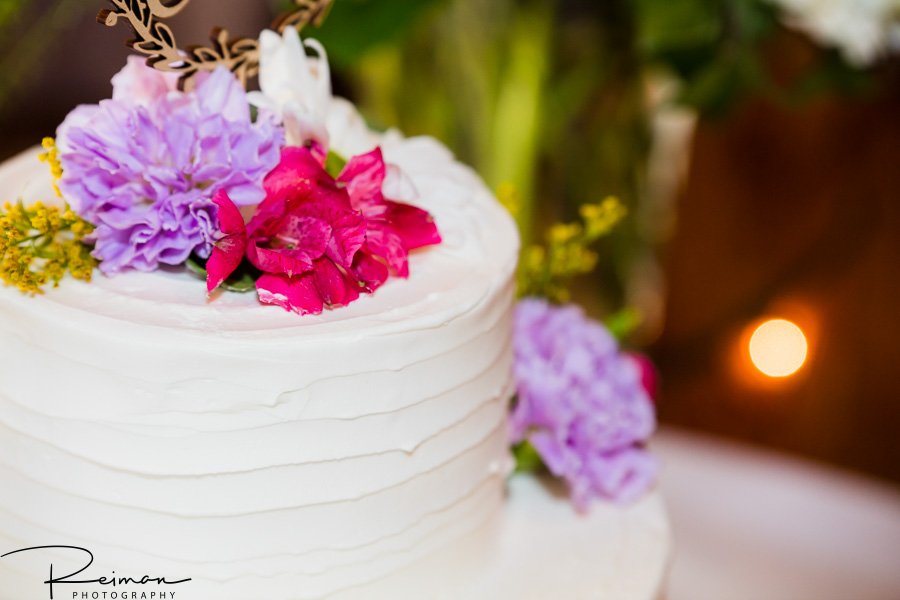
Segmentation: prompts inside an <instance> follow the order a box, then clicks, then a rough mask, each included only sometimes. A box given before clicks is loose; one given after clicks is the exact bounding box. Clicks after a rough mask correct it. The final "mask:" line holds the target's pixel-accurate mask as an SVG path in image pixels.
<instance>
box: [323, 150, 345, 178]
mask: <svg viewBox="0 0 900 600" xmlns="http://www.w3.org/2000/svg"><path fill="white" fill-rule="evenodd" d="M346 166H347V159H346V158H344V157H343V156H341V155H340V154H338V153H337V152H335V151H333V150H329V151H328V157H327V158H326V159H325V170H326V171H328V174H329V175H331V176H332V177H334V178H335V179H337V177H338V175H340V174H341V171H343V170H344V167H346Z"/></svg>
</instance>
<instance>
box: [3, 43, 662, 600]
mask: <svg viewBox="0 0 900 600" xmlns="http://www.w3.org/2000/svg"><path fill="white" fill-rule="evenodd" d="M270 42H271V43H272V44H275V45H277V40H271V39H270ZM263 50H264V54H263V58H264V60H265V57H266V54H265V50H266V46H265V43H264V44H263ZM276 50H277V49H276ZM273 52H274V50H273ZM282 58H283V57H282ZM326 66H327V65H326ZM321 69H322V67H321V65H320V70H319V72H318V75H320V76H327V72H325V73H324V74H323V72H322V70H321ZM132 75H133V74H132ZM263 75H264V77H263V91H264V92H265V91H266V87H267V81H266V77H265V71H264V73H263ZM122 77H124V78H127V77H128V75H127V74H126V75H123V76H122ZM276 79H277V78H276ZM120 82H121V80H120ZM144 83H145V82H144ZM131 85H132V88H134V86H133V82H132V84H131ZM273 86H274V87H277V86H278V81H277V80H274V79H273V78H271V77H270V78H269V81H268V87H269V91H270V92H271V89H272V87H273ZM288 91H289V90H288ZM282 92H284V90H282ZM162 94H163V96H165V97H168V98H169V99H171V98H175V96H173V94H175V95H177V94H181V92H176V91H172V90H169V91H165V90H163V92H162ZM166 94H168V96H166ZM251 97H252V96H251ZM178 98H179V102H181V101H182V100H181V96H178ZM273 98H275V99H276V100H277V98H278V94H272V93H269V95H268V99H269V100H270V101H271V100H272V99H273ZM116 100H117V101H118V100H120V99H119V97H118V96H117V99H116ZM323 102H324V107H323V105H318V106H313V107H310V106H302V107H301V108H300V111H299V112H300V114H301V117H303V118H298V119H297V120H296V121H295V122H294V125H295V127H294V128H293V129H292V128H291V127H290V126H289V125H288V122H289V121H290V118H289V117H288V116H286V115H285V114H280V116H281V118H282V119H284V121H285V124H286V128H287V135H288V138H289V140H290V137H291V136H292V135H298V136H306V135H313V136H314V137H315V136H318V138H320V139H325V140H327V143H328V150H329V152H330V153H336V154H339V155H341V156H344V157H352V156H357V155H361V154H364V153H367V152H371V151H373V150H374V149H375V148H380V149H381V152H382V153H383V157H384V163H385V164H387V165H388V172H387V177H386V179H385V181H384V184H383V186H384V193H385V196H388V194H389V195H390V197H391V198H393V199H394V200H403V201H404V202H406V203H407V204H408V205H410V206H415V209H410V210H418V211H419V212H418V213H416V214H420V213H421V214H424V213H422V212H421V211H423V210H424V211H427V213H428V215H429V219H430V220H431V221H430V222H433V223H436V224H437V227H438V229H439V231H440V243H434V242H430V243H431V244H432V245H431V247H428V248H427V249H425V250H421V251H415V252H411V254H410V255H409V262H408V277H407V278H404V277H391V278H390V279H388V280H387V281H386V282H384V281H382V282H379V285H378V286H377V287H378V289H377V291H374V289H373V290H371V291H372V292H374V293H363V294H361V295H359V298H358V299H357V298H356V297H355V296H354V297H353V298H351V301H348V302H346V303H345V304H346V305H345V306H342V307H340V308H339V309H335V310H324V311H323V310H321V305H320V309H319V310H318V311H307V310H306V309H304V311H303V312H311V313H312V314H305V315H304V316H302V317H300V316H298V315H297V314H292V313H291V312H286V311H283V310H279V309H278V308H277V307H272V306H265V305H263V304H261V303H260V299H263V298H264V294H263V290H262V288H261V287H260V294H259V299H258V297H257V295H256V294H238V293H232V292H224V293H222V292H215V293H213V294H212V296H210V297H209V298H208V297H207V296H206V295H205V294H204V293H203V284H202V283H201V282H199V281H198V280H197V279H195V278H194V277H193V276H192V275H190V274H188V273H187V272H186V271H185V270H184V269H182V268H178V267H175V266H170V265H167V264H161V265H159V268H156V269H153V270H150V269H138V270H134V269H131V270H129V269H124V270H123V271H122V272H120V273H115V276H109V277H107V276H102V275H98V276H95V277H94V278H93V281H91V282H90V283H88V282H85V281H77V280H74V279H65V280H63V281H62V282H61V284H60V285H59V287H58V288H55V289H47V290H46V292H45V293H42V294H38V295H27V294H22V293H20V292H19V291H18V290H16V289H14V288H12V287H2V288H0V490H2V494H0V554H2V555H3V558H0V600H33V599H35V600H36V599H41V598H46V597H50V595H52V596H53V597H55V598H82V597H83V598H111V599H118V598H184V599H186V600H258V599H261V598H265V599H266V600H300V599H313V598H390V599H392V600H397V599H403V598H410V599H413V598H466V599H469V598H476V599H478V598H481V599H484V600H487V599H488V598H491V599H494V598H516V599H521V598H575V599H578V598H585V599H587V598H592V599H598V600H653V599H654V598H655V597H656V594H657V593H658V592H659V589H660V583H661V581H662V578H663V574H664V571H665V563H666V560H667V554H668V528H667V524H666V520H665V516H664V512H663V508H662V504H661V502H660V500H659V498H658V497H657V496H656V495H655V494H651V495H649V496H648V497H646V498H645V499H644V500H641V501H640V502H638V503H637V504H636V505H635V506H633V507H631V508H619V507H615V506H612V505H608V506H600V507H598V508H597V509H596V510H595V511H594V512H592V513H591V514H590V515H589V516H584V515H578V514H576V513H575V511H574V510H573V509H572V508H571V507H570V506H569V504H568V502H567V501H566V500H565V499H564V498H561V497H559V495H558V492H557V491H555V489H554V488H552V487H547V488H545V487H544V486H542V485H541V484H540V483H538V481H537V480H535V479H533V478H531V477H526V478H515V479H514V480H513V483H512V493H511V495H510V494H509V492H508V486H507V481H508V478H509V476H510V474H511V472H512V469H513V466H514V464H513V460H512V457H511V455H510V453H509V432H508V425H507V421H508V413H509V403H510V400H511V398H512V396H513V394H514V391H515V390H514V383H513V378H512V358H513V349H512V315H513V304H514V300H515V281H514V279H515V270H516V264H517V257H518V254H519V239H518V235H517V232H516V227H515V224H514V223H513V221H512V219H511V218H510V217H509V215H508V213H507V212H506V211H505V210H504V209H503V208H502V207H501V206H500V205H499V204H498V202H497V201H496V200H495V199H494V197H493V195H492V194H491V193H490V192H489V191H488V189H487V188H486V187H485V185H484V184H483V183H482V181H481V180H480V179H479V178H478V177H477V176H476V175H475V174H474V173H473V172H472V171H471V170H470V169H468V168H466V167H464V166H462V165H460V164H459V163H457V162H455V160H454V159H453V157H452V155H451V154H450V153H449V151H447V150H446V149H445V148H444V147H442V146H441V145H440V144H439V143H437V142H436V141H434V140H432V139H429V138H413V139H405V138H403V137H402V136H401V135H399V134H397V133H395V132H391V133H388V134H385V135H382V134H376V133H374V132H372V131H370V130H369V129H368V128H367V127H366V126H365V124H364V122H363V120H362V119H361V118H360V116H359V114H358V113H357V112H356V110H355V108H353V106H352V105H350V104H349V103H347V102H346V101H343V100H340V99H336V98H331V97H330V88H329V91H328V94H327V97H326V98H325V100H324V101H323ZM268 104H269V105H267V103H266V99H265V98H260V99H259V102H258V105H259V106H261V109H260V110H264V109H268V110H271V111H272V113H273V114H274V113H284V112H285V111H287V110H289V109H290V102H287V103H281V104H279V102H278V101H271V102H269V103H268ZM103 106H104V105H101V107H103ZM179 106H181V105H180V104H179ZM107 108H109V107H108V106H107ZM79 110H81V109H79ZM101 110H106V108H103V109H101ZM135 110H138V109H137V108H136V109H135ZM225 110H226V111H227V106H226V109H225ZM317 111H318V112H317ZM73 114H75V113H73ZM139 114H143V113H139ZM295 114H296V113H295ZM312 117H318V118H320V121H319V122H318V123H316V122H313V123H312V125H310V122H309V121H304V119H306V118H312ZM96 118H97V117H96V113H92V114H90V115H88V116H85V115H84V113H79V114H78V115H76V117H74V118H71V119H70V120H67V123H66V125H64V126H63V128H62V129H61V138H64V137H66V136H67V135H68V136H69V138H68V140H69V141H60V146H61V150H62V151H63V152H64V153H65V152H70V153H72V152H75V151H74V150H73V148H74V147H75V146H76V142H75V141H71V140H75V139H76V137H75V136H74V134H69V133H68V132H69V130H70V129H74V128H77V127H80V126H83V125H84V124H85V122H90V123H94V125H91V126H90V127H88V128H87V130H88V131H89V133H90V132H91V131H92V130H91V128H94V130H96V131H100V130H102V127H103V124H102V122H99V123H100V124H99V125H98V124H97V123H98V121H90V119H96ZM129 122H130V121H129ZM248 126H249V123H248ZM316 127H318V129H316ZM311 130H312V131H313V133H312V134H310V133H309V131H311ZM98 135H99V134H98ZM133 139H134V143H135V144H139V143H143V142H142V141H140V140H138V138H136V137H135V138H133ZM304 139H306V138H304ZM85 144H87V143H85ZM311 148H312V149H313V151H314V150H315V148H316V146H311ZM110 151H111V150H110ZM313 154H314V152H313ZM313 154H310V156H312V155H313ZM37 156H38V151H37V150H32V151H28V152H25V153H24V154H22V155H20V156H18V157H16V158H14V159H13V160H11V161H9V162H7V163H6V164H4V165H3V166H2V167H0V194H2V196H3V199H11V200H13V199H17V198H21V199H22V200H23V202H24V203H25V204H29V203H31V202H33V201H37V200H44V201H47V200H49V199H51V198H53V196H54V190H53V187H52V185H51V184H52V179H51V177H50V175H49V173H48V172H47V171H46V167H45V166H43V165H41V164H40V163H39V162H38V160H37ZM304 156H306V155H304ZM306 158H308V157H306ZM104 160H106V159H104ZM323 163H324V155H323ZM104 164H106V163H104ZM64 165H65V162H64ZM352 165H353V163H352V162H351V163H350V167H349V168H350V169H351V170H352ZM68 172H70V171H69V169H67V173H68ZM94 177H95V175H92V174H91V172H90V171H86V174H85V175H84V176H82V177H80V178H77V179H70V180H69V181H68V182H67V181H66V179H65V178H63V180H62V185H63V191H64V192H66V191H67V190H71V189H75V188H76V187H77V186H81V187H80V188H78V189H82V188H84V189H88V188H90V189H97V186H98V185H100V184H99V183H97V182H96V181H95V179H94ZM155 177H157V175H156V172H155V171H152V170H150V167H148V171H147V178H148V180H150V179H152V178H155ZM339 181H340V180H339ZM67 185H68V188H67V187H66V186H67ZM154 185H156V180H155V179H154ZM323 185H325V187H326V188H327V189H328V190H331V191H334V190H338V191H340V190H343V189H345V188H344V186H343V185H338V186H333V187H328V186H331V184H330V183H327V184H323ZM355 185H356V184H355V183H354V182H350V183H348V184H347V185H346V188H347V189H350V193H351V194H353V193H355V191H354V189H355V188H354V186H355ZM379 187H380V186H379ZM103 189H106V188H103ZM154 189H155V188H154ZM267 190H268V193H269V195H270V196H272V194H273V193H274V192H272V191H271V189H270V188H269V185H268V181H267ZM329 193H331V192H329ZM334 193H337V192H334ZM341 193H343V192H341ZM380 193H381V192H380V189H379V191H378V194H379V197H380ZM64 197H66V200H67V201H69V197H68V196H67V195H66V194H65V193H64ZM267 201H268V200H267ZM263 206H265V203H264V204H263ZM403 206H406V205H403ZM73 207H74V205H73ZM221 210H225V209H224V208H223V209H221ZM363 212H365V210H363ZM93 214H95V215H97V214H99V213H93ZM297 214H299V213H297ZM317 214H318V213H317ZM404 214H407V213H404ZM104 218H106V217H103V216H101V217H99V219H100V220H101V221H102V220H103V219H104ZM142 218H143V217H142ZM298 218H299V217H298ZM303 218H304V219H308V218H311V217H309V215H308V214H307V213H303ZM317 218H318V217H317ZM102 222H103V223H105V224H106V225H107V226H108V227H111V225H109V223H113V221H112V220H111V219H109V220H107V221H102ZM223 222H224V221H223ZM316 223H318V222H316ZM341 223H344V222H343V221H339V220H335V221H334V222H333V223H331V224H330V225H328V228H327V231H329V232H331V231H332V230H334V231H337V230H338V228H339V227H342V226H343V225H342V224H341ZM308 225H309V221H303V227H307V226H308ZM292 226H293V225H292ZM317 226H318V225H317ZM248 227H250V228H251V230H252V227H253V225H252V222H251V225H249V226H248ZM298 227H299V226H298ZM372 227H373V226H372V225H371V224H370V229H369V234H368V235H369V239H370V240H373V239H374V234H373V233H372V229H371V228H372ZM301 229H302V228H301ZM163 230H165V231H169V230H168V229H165V227H163ZM302 230H303V231H304V232H308V231H310V230H309V229H302ZM103 231H107V230H103V229H99V228H98V230H97V232H98V233H97V234H95V237H96V238H99V237H101V236H102V235H103V234H102V233H100V232H103ZM284 231H287V229H285V230H284ZM291 231H293V230H291ZM222 232H223V234H224V233H228V234H229V235H231V233H230V232H228V231H227V228H226V227H225V226H224V225H223V226H222ZM279 235H281V233H279ZM333 235H334V239H335V240H337V242H329V243H328V246H327V247H328V250H325V249H323V250H321V252H322V254H320V256H321V257H322V258H318V259H316V261H317V262H315V263H314V264H316V265H320V264H321V263H320V262H318V261H322V260H325V257H329V256H332V255H331V254H328V252H330V251H331V250H330V249H331V248H333V247H334V246H340V243H343V241H344V240H342V239H340V238H338V237H337V234H333ZM251 238H252V232H251ZM224 239H225V237H224V235H219V237H217V238H214V243H213V246H214V247H215V248H218V249H223V250H227V249H228V248H227V244H224V243H223V242H222V240H224ZM216 240H218V241H216ZM254 243H260V242H258V241H253V240H252V239H251V243H250V248H251V249H252V248H253V244H254ZM421 245H425V244H421ZM100 247H101V246H99V245H98V248H100ZM372 247H373V248H374V243H373V244H372ZM273 248H274V249H275V250H278V251H279V252H282V256H281V258H279V260H282V259H283V256H284V255H286V253H287V252H288V251H294V249H295V246H294V245H290V246H289V247H287V246H276V245H274V244H273V245H272V246H270V247H268V248H267V250H268V249H273ZM323 248H325V245H324V243H323ZM215 252H216V250H213V255H212V257H211V258H210V259H209V261H210V262H209V265H208V268H209V271H210V274H212V272H213V260H214V259H215ZM373 252H374V250H373ZM207 255H208V252H207ZM291 257H292V258H295V255H291ZM239 258H240V257H239ZM108 260H113V259H108ZM329 260H331V259H329ZM333 260H334V262H335V264H337V265H338V267H339V269H338V271H336V272H339V273H340V274H343V275H342V276H344V275H348V273H351V272H352V273H356V271H353V270H352V269H356V267H357V263H356V262H354V263H352V265H351V263H350V262H348V263H346V266H341V264H340V261H339V260H338V259H337V258H335V259H333ZM256 264H257V263H254V265H256ZM260 264H262V260H261V262H260ZM265 264H266V265H268V264H269V263H265ZM279 264H282V263H279ZM291 264H294V263H291ZM101 268H102V267H101ZM260 268H262V267H260ZM329 268H330V267H329ZM263 270H265V269H263ZM145 271H146V272H145ZM279 276H282V277H285V278H287V279H286V280H288V281H294V280H293V279H291V278H294V277H295V274H294V273H293V272H292V271H290V270H288V271H286V272H285V273H283V274H281V275H279ZM360 277H361V278H362V277H363V276H362V275H360ZM223 279H224V278H223ZM317 281H318V280H317ZM220 283H221V282H220ZM319 283H320V282H319ZM319 283H317V285H319ZM382 284H383V285H382ZM361 285H362V283H361ZM212 287H215V286H214V285H211V288H212ZM373 287H374V286H373ZM198 289H200V290H201V291H200V293H198ZM316 289H318V290H320V291H321V290H322V287H321V285H320V287H318V288H316ZM267 293H268V296H267V297H268V298H269V299H270V300H271V302H269V303H276V304H279V305H282V306H284V305H291V302H295V301H294V300H290V301H289V299H288V297H287V296H282V295H280V294H281V292H278V291H273V292H271V293H269V292H267ZM353 293H354V294H357V292H355V291H354V292H353ZM321 294H322V297H323V298H325V305H326V307H327V305H329V304H339V303H336V302H329V300H328V297H326V294H325V292H324V291H322V292H321ZM298 297H300V296H298ZM295 304H296V303H295ZM291 306H294V305H291ZM294 307H295V308H296V306H294ZM294 312H301V311H300V310H295V311H294ZM317 313H318V314H317ZM51 565H52V566H51ZM48 573H49V577H48Z"/></svg>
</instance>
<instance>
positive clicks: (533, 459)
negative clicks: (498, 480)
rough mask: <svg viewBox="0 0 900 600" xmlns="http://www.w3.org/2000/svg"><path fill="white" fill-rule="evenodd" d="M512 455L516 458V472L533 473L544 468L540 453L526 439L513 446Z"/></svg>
mask: <svg viewBox="0 0 900 600" xmlns="http://www.w3.org/2000/svg"><path fill="white" fill-rule="evenodd" d="M513 456H514V457H515V459H516V472H518V473H534V472H536V471H540V470H541V469H543V468H544V461H543V460H541V455H540V454H538V451H537V450H536V449H535V448H534V446H532V445H531V443H530V442H528V441H524V442H522V443H521V444H518V445H517V446H516V447H515V448H513Z"/></svg>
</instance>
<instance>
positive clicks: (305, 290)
mask: <svg viewBox="0 0 900 600" xmlns="http://www.w3.org/2000/svg"><path fill="white" fill-rule="evenodd" d="M256 291H257V294H258V295H259V301H260V302H262V303H263V304H274V305H275V306H280V307H281V308H283V309H285V310H287V311H289V312H294V313H297V314H300V315H309V314H312V315H317V314H320V313H321V312H322V310H323V309H324V308H325V305H324V303H323V302H322V298H321V296H319V292H318V290H317V289H316V285H315V280H314V276H313V275H312V274H306V275H302V276H299V277H286V276H284V275H263V276H262V277H260V278H259V280H257V282H256Z"/></svg>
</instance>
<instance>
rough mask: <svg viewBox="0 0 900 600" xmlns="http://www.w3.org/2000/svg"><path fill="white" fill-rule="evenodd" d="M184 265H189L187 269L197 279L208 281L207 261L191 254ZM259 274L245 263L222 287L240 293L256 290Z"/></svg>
mask: <svg viewBox="0 0 900 600" xmlns="http://www.w3.org/2000/svg"><path fill="white" fill-rule="evenodd" d="M184 266H185V267H187V270H188V272H189V273H190V274H191V275H194V276H195V277H196V278H197V279H200V280H203V281H206V278H207V271H206V261H204V260H203V259H201V258H198V257H196V256H194V255H191V257H190V258H188V259H187V262H185V263H184ZM258 275H259V274H258V273H256V272H255V271H254V270H253V269H252V267H249V266H248V265H247V264H246V263H244V264H242V265H241V266H240V267H239V268H238V270H237V271H235V272H234V274H233V275H232V276H231V277H229V278H228V279H226V280H225V282H224V283H223V284H222V289H223V290H225V291H227V292H236V293H238V294H249V293H250V292H255V291H256V280H257V278H258Z"/></svg>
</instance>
